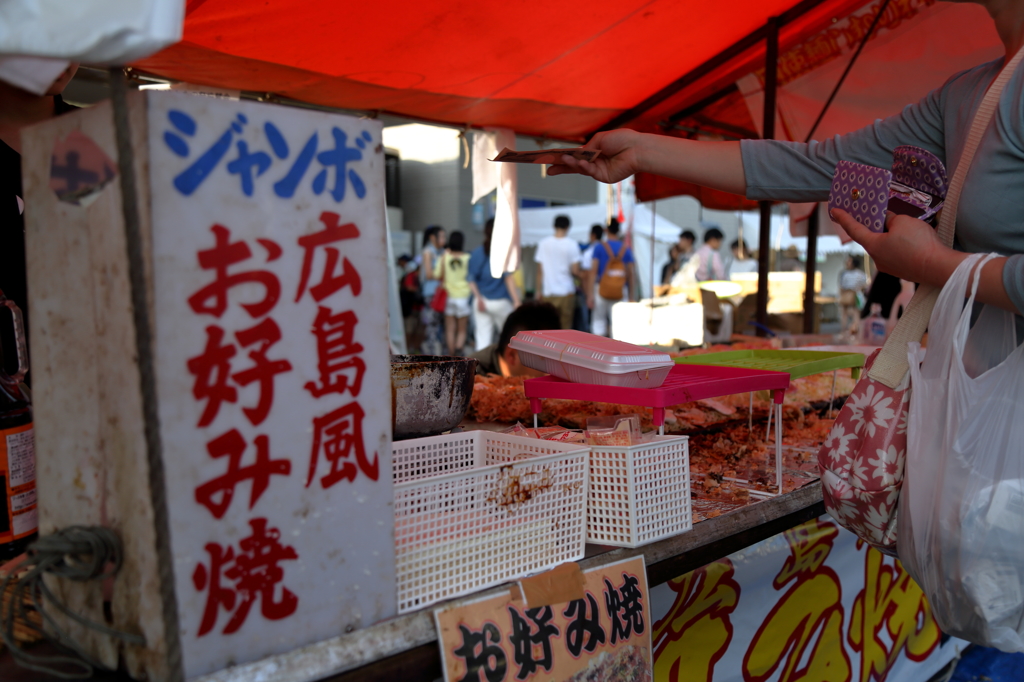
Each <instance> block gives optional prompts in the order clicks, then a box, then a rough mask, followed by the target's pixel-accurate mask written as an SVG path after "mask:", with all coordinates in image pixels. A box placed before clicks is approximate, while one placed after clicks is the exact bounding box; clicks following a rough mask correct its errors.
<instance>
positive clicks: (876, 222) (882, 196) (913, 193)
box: [828, 145, 947, 232]
mask: <svg viewBox="0 0 1024 682" xmlns="http://www.w3.org/2000/svg"><path fill="white" fill-rule="evenodd" d="M946 189H947V182H946V168H945V166H944V165H943V164H942V161H940V160H939V159H938V158H937V157H936V156H935V155H934V154H932V153H931V152H929V151H927V150H925V149H921V148H920V147H912V146H910V145H903V146H900V147H897V148H896V149H895V150H893V164H892V171H887V170H885V169H884V168H876V167H875V166H866V165H864V164H860V163H853V162H852V161H840V162H839V163H838V165H837V166H836V172H835V175H833V177H832V191H831V192H830V194H829V198H828V207H829V210H830V211H831V210H832V209H833V208H841V209H843V210H844V211H846V212H847V213H849V214H850V215H851V216H853V217H854V218H855V219H856V220H857V221H858V222H860V223H861V224H863V225H866V226H867V227H868V228H869V229H871V230H872V231H874V232H884V231H885V212H886V211H887V210H889V211H892V212H893V213H897V214H902V215H909V216H912V217H914V218H918V219H920V220H928V219H930V218H932V217H933V216H934V215H935V214H936V213H937V212H938V210H939V209H940V208H942V203H943V199H944V198H945V196H946Z"/></svg>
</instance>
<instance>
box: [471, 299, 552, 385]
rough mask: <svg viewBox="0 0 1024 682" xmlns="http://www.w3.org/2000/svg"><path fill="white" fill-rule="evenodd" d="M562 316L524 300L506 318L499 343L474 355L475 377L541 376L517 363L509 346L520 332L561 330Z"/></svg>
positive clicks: (542, 305)
mask: <svg viewBox="0 0 1024 682" xmlns="http://www.w3.org/2000/svg"><path fill="white" fill-rule="evenodd" d="M561 328H562V327H561V316H560V314H559V312H558V310H557V309H556V308H555V307H554V306H553V305H551V304H550V303H543V302H541V301H526V302H525V303H523V304H522V305H521V306H519V307H518V308H516V309H515V310H514V311H512V313H511V314H510V315H509V316H508V317H507V318H506V319H505V324H504V325H503V326H502V328H501V335H500V336H499V337H498V343H496V344H494V345H492V346H488V347H487V348H484V349H483V350H480V351H477V352H476V353H473V354H472V355H471V356H470V357H473V358H476V373H477V374H500V375H501V376H503V377H519V376H524V377H537V376H541V375H543V374H544V373H543V372H540V371H538V370H535V369H531V368H529V367H527V366H526V365H523V364H522V363H520V362H519V353H518V352H517V351H516V349H514V348H512V347H510V346H509V341H511V340H512V337H513V336H515V335H516V334H518V333H519V332H521V331H541V330H550V329H561Z"/></svg>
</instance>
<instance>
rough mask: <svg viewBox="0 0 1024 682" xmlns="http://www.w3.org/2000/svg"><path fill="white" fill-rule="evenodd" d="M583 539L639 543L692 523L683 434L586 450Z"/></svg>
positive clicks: (687, 455)
mask: <svg viewBox="0 0 1024 682" xmlns="http://www.w3.org/2000/svg"><path fill="white" fill-rule="evenodd" d="M589 485H590V493H589V495H588V498H587V542H593V543H595V544H599V545H614V546H617V547H639V546H640V545H645V544H647V543H649V542H654V541H656V540H661V539H663V538H667V537H671V536H673V535H678V534H679V533H682V532H685V531H688V530H690V529H691V528H692V527H693V518H692V516H691V514H690V450H689V439H688V438H687V437H686V436H657V437H655V439H654V440H653V441H651V442H649V443H644V444H642V445H633V446H631V447H598V446H593V447H591V450H590V483H589Z"/></svg>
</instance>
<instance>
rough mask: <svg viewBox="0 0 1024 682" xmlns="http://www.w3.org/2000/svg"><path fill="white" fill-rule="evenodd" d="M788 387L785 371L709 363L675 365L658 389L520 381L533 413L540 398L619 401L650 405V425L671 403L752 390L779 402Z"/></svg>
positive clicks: (658, 422)
mask: <svg viewBox="0 0 1024 682" xmlns="http://www.w3.org/2000/svg"><path fill="white" fill-rule="evenodd" d="M788 387H789V374H788V373H787V372H769V371H765V370H758V369H747V368H744V367H716V366H713V365H676V366H675V367H673V368H672V371H671V372H669V375H668V377H667V378H666V379H665V383H663V384H662V385H661V386H659V387H658V388H626V387H619V386H602V385H600V384H578V383H574V382H571V381H565V380H564V379H559V378H557V377H553V376H546V377H539V378H537V379H527V380H526V381H524V382H523V392H524V393H526V397H527V398H529V399H530V409H531V411H532V412H533V413H534V414H540V411H541V404H540V401H541V400H542V399H544V398H561V399H564V400H586V401H590V402H600V403H622V404H625V405H640V406H642V407H650V408H652V410H653V412H654V413H653V415H652V416H653V421H654V425H655V426H659V427H660V426H662V425H663V424H664V423H665V408H666V407H671V406H672V405H679V404H682V403H691V402H693V401H695V400H704V399H705V398H718V397H719V396H723V395H733V394H735V393H749V392H752V391H772V392H773V396H772V398H773V401H774V402H775V404H777V405H781V404H782V400H783V398H784V397H785V392H786V389H787V388H788Z"/></svg>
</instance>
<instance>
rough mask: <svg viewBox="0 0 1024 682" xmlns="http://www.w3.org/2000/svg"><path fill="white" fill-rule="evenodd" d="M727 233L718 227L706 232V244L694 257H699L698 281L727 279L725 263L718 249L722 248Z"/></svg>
mask: <svg viewBox="0 0 1024 682" xmlns="http://www.w3.org/2000/svg"><path fill="white" fill-rule="evenodd" d="M724 236H725V235H723V234H722V231H721V230H719V229H718V228H717V227H712V228H711V229H710V230H708V231H707V232H705V233H704V245H703V246H701V247H700V248H699V249H697V253H695V254H693V257H694V258H696V259H697V270H696V278H697V281H698V282H708V281H712V280H719V279H725V264H724V263H722V256H721V254H719V253H718V249H720V248H722V239H723V238H724Z"/></svg>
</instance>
